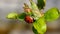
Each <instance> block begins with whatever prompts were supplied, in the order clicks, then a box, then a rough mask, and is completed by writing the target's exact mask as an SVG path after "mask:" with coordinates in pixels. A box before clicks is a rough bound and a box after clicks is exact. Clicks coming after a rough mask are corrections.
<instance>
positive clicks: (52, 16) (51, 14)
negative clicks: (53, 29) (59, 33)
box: [45, 8, 59, 21]
mask: <svg viewBox="0 0 60 34" xmlns="http://www.w3.org/2000/svg"><path fill="white" fill-rule="evenodd" d="M58 12H59V10H58V9H57V8H51V9H49V10H48V11H47V12H46V13H45V19H46V21H53V20H56V19H58V17H59V13H58Z"/></svg>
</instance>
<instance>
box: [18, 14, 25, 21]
mask: <svg viewBox="0 0 60 34" xmlns="http://www.w3.org/2000/svg"><path fill="white" fill-rule="evenodd" d="M25 16H26V14H25V13H21V14H19V15H18V19H21V20H24V18H25Z"/></svg>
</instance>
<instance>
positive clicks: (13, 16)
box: [7, 13, 18, 19]
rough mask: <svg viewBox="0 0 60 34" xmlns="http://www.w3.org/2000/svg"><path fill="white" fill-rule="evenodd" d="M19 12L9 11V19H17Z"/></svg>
mask: <svg viewBox="0 0 60 34" xmlns="http://www.w3.org/2000/svg"><path fill="white" fill-rule="evenodd" d="M17 16H18V14H17V13H9V14H8V15H7V18H8V19H17Z"/></svg>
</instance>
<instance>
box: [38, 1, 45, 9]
mask: <svg viewBox="0 0 60 34" xmlns="http://www.w3.org/2000/svg"><path fill="white" fill-rule="evenodd" d="M45 3H46V0H37V6H38V8H39V9H43V8H44V6H45Z"/></svg>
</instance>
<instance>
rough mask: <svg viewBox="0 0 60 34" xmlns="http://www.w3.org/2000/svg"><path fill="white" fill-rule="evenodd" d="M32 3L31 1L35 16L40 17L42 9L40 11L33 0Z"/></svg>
mask: <svg viewBox="0 0 60 34" xmlns="http://www.w3.org/2000/svg"><path fill="white" fill-rule="evenodd" d="M30 3H31V9H32V13H33V17H34V18H35V19H38V18H39V17H40V16H41V14H40V11H39V9H38V7H37V5H36V3H34V2H33V0H30Z"/></svg>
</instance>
